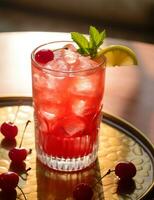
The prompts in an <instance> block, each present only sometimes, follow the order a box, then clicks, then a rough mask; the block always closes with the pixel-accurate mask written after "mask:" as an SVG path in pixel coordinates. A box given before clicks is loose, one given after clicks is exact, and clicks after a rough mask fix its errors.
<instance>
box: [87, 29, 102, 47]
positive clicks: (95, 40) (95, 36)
mask: <svg viewBox="0 0 154 200" xmlns="http://www.w3.org/2000/svg"><path fill="white" fill-rule="evenodd" d="M89 35H90V47H91V46H92V47H97V46H98V44H99V43H100V34H99V31H98V30H97V29H96V28H95V27H94V26H90V29H89Z"/></svg>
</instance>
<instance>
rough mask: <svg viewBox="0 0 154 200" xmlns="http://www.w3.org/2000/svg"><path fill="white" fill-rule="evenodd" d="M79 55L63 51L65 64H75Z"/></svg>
mask: <svg viewBox="0 0 154 200" xmlns="http://www.w3.org/2000/svg"><path fill="white" fill-rule="evenodd" d="M78 57H79V55H78V54H77V53H76V52H73V51H70V50H65V53H64V60H65V61H66V63H67V64H70V65H71V64H75V63H76V62H77V61H78Z"/></svg>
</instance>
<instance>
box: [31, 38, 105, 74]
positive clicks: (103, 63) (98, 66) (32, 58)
mask: <svg viewBox="0 0 154 200" xmlns="http://www.w3.org/2000/svg"><path fill="white" fill-rule="evenodd" d="M64 42H66V43H75V42H74V41H71V40H57V41H53V42H47V43H44V44H41V45H39V46H37V47H36V48H35V49H34V50H33V51H32V53H31V60H32V61H33V62H34V64H35V67H37V68H38V69H40V70H45V71H46V72H55V73H64V74H70V73H71V74H75V73H80V72H89V71H93V70H97V69H98V68H102V69H105V63H106V58H105V56H104V58H103V61H102V62H101V63H98V65H97V64H96V67H94V68H90V69H81V70H75V71H66V70H65V71H64V70H55V69H49V68H46V67H44V66H43V65H42V64H39V63H38V62H37V61H36V60H35V53H36V51H37V50H38V49H39V48H41V47H43V46H47V45H50V44H54V43H64ZM59 49H62V48H59ZM55 50H57V49H55ZM55 50H53V51H55Z"/></svg>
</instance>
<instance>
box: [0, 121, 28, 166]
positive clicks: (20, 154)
mask: <svg viewBox="0 0 154 200" xmlns="http://www.w3.org/2000/svg"><path fill="white" fill-rule="evenodd" d="M29 123H30V120H28V121H27V122H26V125H25V128H24V131H23V134H22V138H21V142H20V145H19V147H15V148H12V149H11V150H10V151H9V158H10V159H11V161H12V162H14V163H16V164H19V163H21V162H23V161H24V160H25V159H26V157H27V155H28V154H29V153H31V150H27V149H25V148H21V146H22V142H23V138H24V134H25V131H26V128H27V126H28V124H29ZM0 130H1V133H2V134H3V135H4V136H5V138H6V139H8V140H12V139H14V138H15V136H16V135H17V133H18V128H17V126H16V125H15V124H14V123H13V122H4V123H3V124H2V125H1V129H0Z"/></svg>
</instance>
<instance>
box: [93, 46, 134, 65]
mask: <svg viewBox="0 0 154 200" xmlns="http://www.w3.org/2000/svg"><path fill="white" fill-rule="evenodd" d="M104 57H105V58H106V66H107V67H113V66H132V65H137V58H136V55H135V53H134V51H132V50H131V49H130V48H128V47H126V46H121V45H111V46H108V47H105V48H103V49H101V50H100V51H99V52H98V54H97V57H96V58H95V60H97V61H98V62H101V60H102V59H104Z"/></svg>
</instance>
